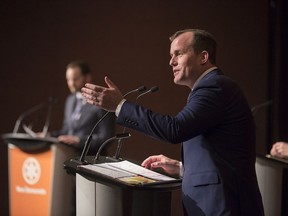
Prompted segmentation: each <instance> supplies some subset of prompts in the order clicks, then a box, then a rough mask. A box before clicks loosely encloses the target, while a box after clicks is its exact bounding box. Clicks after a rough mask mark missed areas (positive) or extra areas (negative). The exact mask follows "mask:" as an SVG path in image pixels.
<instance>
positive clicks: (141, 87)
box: [123, 86, 146, 98]
mask: <svg viewBox="0 0 288 216" xmlns="http://www.w3.org/2000/svg"><path fill="white" fill-rule="evenodd" d="M145 90H146V86H140V87H138V88H137V89H133V90H131V91H129V92H127V93H126V94H124V95H123V98H125V97H126V96H127V95H129V94H131V93H134V92H142V91H145Z"/></svg>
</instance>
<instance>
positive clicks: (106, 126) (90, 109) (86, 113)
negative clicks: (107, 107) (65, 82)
mask: <svg viewBox="0 0 288 216" xmlns="http://www.w3.org/2000/svg"><path fill="white" fill-rule="evenodd" d="M76 100H77V99H76V96H75V94H70V95H69V96H68V97H67V99H66V103H65V110H64V119H63V125H62V129H61V130H60V131H57V132H54V133H53V134H52V135H53V136H59V135H67V134H69V133H70V134H72V135H75V136H78V137H79V138H80V143H79V144H77V145H75V146H74V147H75V148H76V149H78V151H79V152H81V151H82V149H83V147H84V145H85V141H86V139H87V137H88V136H89V134H90V132H91V130H92V128H93V127H94V125H95V124H96V122H98V120H99V119H100V118H101V117H102V116H103V115H104V114H105V111H104V110H102V109H99V108H98V107H96V106H93V105H91V104H88V103H86V104H84V105H83V106H82V109H81V115H80V118H79V120H77V123H76V124H72V122H71V116H72V113H73V111H74V107H75V103H76ZM71 131H72V132H71ZM114 133H115V115H114V114H113V113H110V114H108V115H107V116H106V118H105V119H104V120H103V121H102V122H101V123H100V124H99V125H98V126H97V127H96V129H95V130H94V133H93V136H92V140H91V146H90V149H89V151H88V155H95V154H96V153H97V150H98V148H99V147H100V145H101V144H102V143H103V142H104V141H105V140H106V139H108V138H110V137H112V136H114Z"/></svg>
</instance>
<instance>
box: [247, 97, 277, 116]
mask: <svg viewBox="0 0 288 216" xmlns="http://www.w3.org/2000/svg"><path fill="white" fill-rule="evenodd" d="M272 102H273V101H272V100H269V101H266V102H264V103H261V104H258V105H256V106H254V107H252V108H251V112H252V114H253V116H255V115H256V112H257V111H258V110H259V109H261V108H263V107H266V106H269V105H271V104H272Z"/></svg>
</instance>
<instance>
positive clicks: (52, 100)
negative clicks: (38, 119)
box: [42, 97, 58, 137]
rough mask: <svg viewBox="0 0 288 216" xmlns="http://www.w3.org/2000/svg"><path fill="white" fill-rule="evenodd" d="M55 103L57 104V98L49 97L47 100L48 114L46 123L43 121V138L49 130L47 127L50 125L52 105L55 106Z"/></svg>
mask: <svg viewBox="0 0 288 216" xmlns="http://www.w3.org/2000/svg"><path fill="white" fill-rule="evenodd" d="M57 102H58V98H57V97H51V98H50V99H49V107H48V113H47V117H46V121H45V124H44V126H43V130H42V133H43V135H44V137H46V136H47V133H48V128H49V125H50V120H51V114H52V108H53V104H55V103H57Z"/></svg>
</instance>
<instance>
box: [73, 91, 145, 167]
mask: <svg viewBox="0 0 288 216" xmlns="http://www.w3.org/2000/svg"><path fill="white" fill-rule="evenodd" d="M144 90H146V87H145V86H140V87H138V88H136V89H133V90H131V91H129V92H127V93H126V94H124V95H123V98H125V97H126V96H127V95H129V94H132V93H134V92H142V91H144ZM110 113H111V112H109V111H107V112H106V113H105V114H104V115H103V116H102V117H101V118H100V119H99V120H98V121H97V122H96V124H95V125H94V127H93V128H92V130H91V132H90V134H89V136H88V137H87V139H86V141H85V144H84V148H83V150H82V153H81V156H80V158H79V160H75V159H71V160H72V161H73V162H76V163H78V164H87V163H88V162H87V161H85V157H86V156H87V153H88V151H89V148H90V145H91V139H92V135H93V132H94V130H95V129H96V128H97V126H98V125H99V124H100V122H102V121H103V119H105V118H106V116H107V115H108V114H110Z"/></svg>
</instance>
